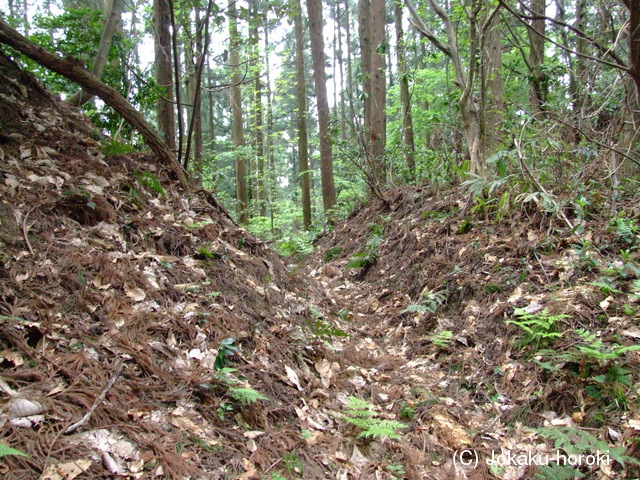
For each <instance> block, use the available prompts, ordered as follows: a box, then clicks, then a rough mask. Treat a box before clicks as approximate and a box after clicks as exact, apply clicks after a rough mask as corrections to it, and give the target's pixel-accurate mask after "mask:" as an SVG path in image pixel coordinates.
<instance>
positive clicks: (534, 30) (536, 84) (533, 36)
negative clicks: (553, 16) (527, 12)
mask: <svg viewBox="0 0 640 480" xmlns="http://www.w3.org/2000/svg"><path fill="white" fill-rule="evenodd" d="M530 5H531V13H532V14H533V15H536V16H540V17H544V16H545V8H546V0H531V3H530ZM527 33H528V35H529V68H530V69H531V80H530V84H531V85H530V91H529V101H530V103H531V108H532V109H533V112H534V113H542V112H544V109H545V107H544V104H545V102H546V101H547V83H548V82H547V77H546V75H545V73H544V71H543V66H544V36H543V35H544V34H545V21H544V18H536V19H534V20H531V28H529V29H527Z"/></svg>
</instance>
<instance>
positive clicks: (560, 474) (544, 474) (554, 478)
mask: <svg viewBox="0 0 640 480" xmlns="http://www.w3.org/2000/svg"><path fill="white" fill-rule="evenodd" d="M535 476H536V478H538V479H539V480H573V479H575V478H582V477H584V473H582V472H580V471H579V470H578V469H577V468H576V467H572V466H571V465H558V464H557V463H550V464H549V465H541V466H540V467H538V473H536V475H535Z"/></svg>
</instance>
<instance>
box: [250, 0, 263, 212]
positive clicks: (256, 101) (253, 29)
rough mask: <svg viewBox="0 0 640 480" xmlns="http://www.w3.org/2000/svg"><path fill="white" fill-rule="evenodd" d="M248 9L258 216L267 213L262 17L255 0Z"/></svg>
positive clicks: (251, 1)
mask: <svg viewBox="0 0 640 480" xmlns="http://www.w3.org/2000/svg"><path fill="white" fill-rule="evenodd" d="M249 11H250V12H252V14H251V19H252V20H251V25H250V43H251V50H252V56H253V58H254V59H255V68H254V73H255V80H254V82H253V85H254V92H253V93H254V97H253V112H254V115H253V119H254V122H255V132H256V137H255V138H256V160H257V164H258V165H257V167H258V172H257V173H258V175H257V189H256V199H257V201H258V211H259V213H260V216H262V217H265V216H266V215H267V202H266V189H265V172H264V125H263V122H262V79H261V76H262V58H261V55H260V38H259V33H258V22H259V20H260V19H261V18H262V16H261V15H259V14H258V10H257V5H256V0H249Z"/></svg>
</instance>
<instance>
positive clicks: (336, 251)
mask: <svg viewBox="0 0 640 480" xmlns="http://www.w3.org/2000/svg"><path fill="white" fill-rule="evenodd" d="M341 253H342V248H340V247H338V246H336V247H331V248H328V249H327V250H326V251H325V252H324V256H323V258H324V262H325V263H329V262H330V261H331V260H333V259H334V258H336V257H337V256H338V255H340V254H341Z"/></svg>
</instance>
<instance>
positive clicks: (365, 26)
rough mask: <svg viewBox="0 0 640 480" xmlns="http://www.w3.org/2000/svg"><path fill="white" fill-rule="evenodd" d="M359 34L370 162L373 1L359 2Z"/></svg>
mask: <svg viewBox="0 0 640 480" xmlns="http://www.w3.org/2000/svg"><path fill="white" fill-rule="evenodd" d="M347 1H348V0H347ZM358 34H359V37H358V38H359V40H360V72H361V74H362V97H363V101H362V103H363V112H362V125H363V127H364V129H365V135H364V139H365V140H364V145H363V146H364V150H365V156H366V158H367V160H368V159H369V158H370V156H371V144H370V139H369V135H368V132H367V131H366V130H367V129H368V128H369V118H370V112H371V0H358Z"/></svg>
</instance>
